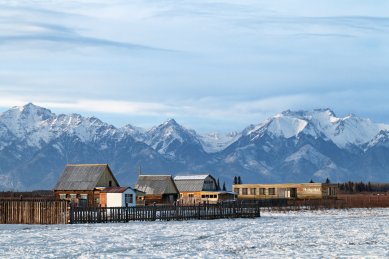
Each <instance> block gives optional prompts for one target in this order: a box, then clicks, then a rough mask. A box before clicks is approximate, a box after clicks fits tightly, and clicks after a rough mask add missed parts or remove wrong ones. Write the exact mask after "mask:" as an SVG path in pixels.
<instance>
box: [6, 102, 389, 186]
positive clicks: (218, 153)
mask: <svg viewBox="0 0 389 259" xmlns="http://www.w3.org/2000/svg"><path fill="white" fill-rule="evenodd" d="M388 155H389V125H385V124H378V123H374V122H372V121H371V120H370V119H367V118H360V117H358V116H356V115H349V116H346V117H343V118H340V117H337V116H336V115H335V113H334V112H333V111H332V110H331V109H328V108H327V109H315V110H311V111H291V110H287V111H284V112H281V113H279V114H276V115H274V116H273V117H270V118H268V119H267V120H265V121H263V122H261V123H258V124H256V125H250V126H248V127H247V128H245V129H244V130H242V131H241V132H233V133H231V134H227V135H223V134H219V133H217V132H216V133H211V134H205V135H200V134H198V133H197V132H196V131H194V130H192V129H188V128H186V127H183V126H181V125H180V124H179V123H178V122H177V121H175V120H174V119H169V120H168V121H166V122H164V123H162V124H160V125H157V126H155V127H153V128H151V129H149V130H145V129H142V128H139V127H136V126H133V125H130V124H128V125H126V126H124V127H122V128H116V127H114V126H113V125H110V124H107V123H105V122H102V121H101V120H99V119H98V118H96V117H83V116H82V115H79V114H69V115H65V114H59V115H57V114H55V113H52V112H51V111H50V110H48V109H45V108H43V107H39V106H36V105H34V104H32V103H29V104H26V105H24V106H20V107H12V108H11V109H9V110H7V111H5V112H3V113H1V114H0V190H32V189H51V188H52V187H53V185H54V183H55V182H56V180H57V178H58V176H59V174H60V173H61V172H62V170H63V168H64V166H65V164H68V163H75V164H76V163H88V164H90V163H101V164H106V163H108V164H110V166H111V168H112V170H113V172H114V173H115V174H116V175H117V178H118V180H119V182H121V183H122V184H125V185H128V184H133V183H134V182H135V179H136V176H137V173H136V172H137V170H138V168H139V166H142V171H144V172H145V173H146V174H147V173H162V172H164V173H166V172H169V173H171V174H183V173H192V174H194V173H202V174H203V173H204V172H207V173H208V172H209V173H211V174H212V175H213V176H215V177H217V178H220V179H221V180H222V181H227V183H228V184H229V183H231V181H232V179H233V177H234V176H235V175H240V176H241V177H242V179H243V181H244V182H286V181H288V182H307V181H309V180H311V179H313V180H314V181H323V180H325V179H326V178H327V177H328V178H330V179H331V180H332V181H333V182H336V181H347V180H353V181H372V182H388V181H389V161H388V159H387V157H389V156H388Z"/></svg>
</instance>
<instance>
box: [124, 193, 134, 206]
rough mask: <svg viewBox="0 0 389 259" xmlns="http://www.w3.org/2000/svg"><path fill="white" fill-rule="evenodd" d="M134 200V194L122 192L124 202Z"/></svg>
mask: <svg viewBox="0 0 389 259" xmlns="http://www.w3.org/2000/svg"><path fill="white" fill-rule="evenodd" d="M133 202H134V196H133V195H132V193H131V194H130V193H126V194H124V203H126V204H127V203H133Z"/></svg>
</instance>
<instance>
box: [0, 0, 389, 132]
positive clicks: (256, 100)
mask: <svg viewBox="0 0 389 259" xmlns="http://www.w3.org/2000/svg"><path fill="white" fill-rule="evenodd" d="M302 6H303V7H304V8H302ZM387 17H389V2H388V1H384V0H382V1H379V0H377V1H373V2H367V1H362V0H344V1H336V0H318V1H309V0H291V1H267V0H258V1H257V0H255V1H254V0H248V1H241V2H237V1H233V0H220V1H209V0H189V1H176V0H161V1H145V0H134V1H126V0H112V1H108V2H107V1H103V0H90V1H78V0H76V1H64V0H59V1H55V2H48V1H43V0H42V1H34V2H31V1H12V2H10V1H6V0H0V57H1V62H0V106H2V107H3V108H4V109H6V108H8V107H11V106H14V105H23V104H25V103H27V102H34V103H36V104H39V105H42V106H45V107H48V108H52V109H54V110H61V111H69V112H77V113H84V112H86V113H88V114H90V113H94V115H95V116H97V117H99V115H102V116H103V117H107V116H111V115H112V116H113V117H114V116H116V117H118V116H119V117H120V118H121V119H122V120H127V119H129V117H128V116H131V118H130V119H136V120H137V121H141V119H142V118H139V116H144V118H148V119H149V120H150V118H153V120H159V119H160V118H165V117H177V118H179V119H181V120H183V121H185V122H186V124H187V125H189V126H193V128H195V129H197V128H199V127H203V128H210V129H211V128H213V127H217V128H218V127H219V128H223V127H226V125H229V124H231V125H233V126H231V127H232V128H235V129H236V128H240V127H242V126H243V125H247V124H249V123H256V122H258V121H260V120H261V119H263V118H264V117H266V116H271V115H273V114H274V113H277V112H280V111H282V110H286V109H309V108H320V107H329V108H333V109H334V110H335V111H341V112H342V113H343V112H346V111H348V112H354V113H357V114H358V113H361V114H366V112H365V111H366V110H369V111H373V110H374V111H375V114H379V115H378V116H377V117H376V118H377V119H379V118H383V117H384V116H383V114H384V113H385V112H386V113H387V112H389V107H388V105H387V104H386V103H387V100H386V99H387V98H385V97H387V96H389V90H388V87H387V86H388V84H389V74H388V73H387V71H389V61H388V59H387V57H388V55H389V50H388V48H387V46H388V44H389V36H388V35H389V33H388V28H389V19H388V18H387ZM154 49H158V50H161V49H162V50H165V49H169V50H170V49H172V50H180V51H154ZM376 93H379V94H376ZM127 115H128V116H127ZM369 115H371V114H369ZM136 116H138V117H136ZM373 117H374V114H373ZM137 121H126V122H129V123H135V124H137ZM155 122H156V121H155ZM215 122H216V123H215ZM205 124H207V125H205Z"/></svg>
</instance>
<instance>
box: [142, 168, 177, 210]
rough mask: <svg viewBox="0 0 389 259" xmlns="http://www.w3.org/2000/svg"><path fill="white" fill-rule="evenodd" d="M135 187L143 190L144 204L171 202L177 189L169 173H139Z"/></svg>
mask: <svg viewBox="0 0 389 259" xmlns="http://www.w3.org/2000/svg"><path fill="white" fill-rule="evenodd" d="M135 189H137V190H139V191H141V192H144V193H145V195H144V204H145V205H150V204H153V203H157V204H173V203H175V202H176V201H177V198H178V194H179V192H178V189H177V186H176V185H175V183H174V181H173V178H172V176H171V175H139V176H138V181H137V183H136V184H135Z"/></svg>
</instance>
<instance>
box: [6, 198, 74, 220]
mask: <svg viewBox="0 0 389 259" xmlns="http://www.w3.org/2000/svg"><path fill="white" fill-rule="evenodd" d="M69 211H70V208H69V204H68V203H67V202H66V201H47V200H26V201H24V200H0V224H66V223H68V222H69V216H70V215H69Z"/></svg>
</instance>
